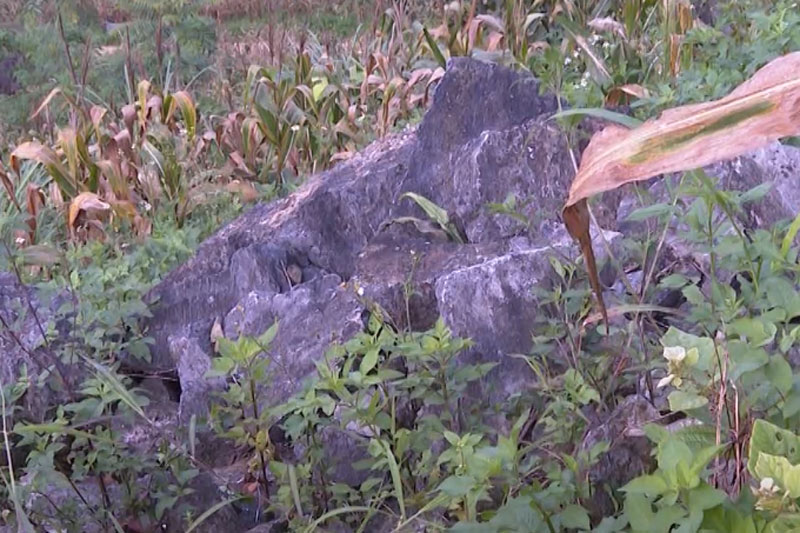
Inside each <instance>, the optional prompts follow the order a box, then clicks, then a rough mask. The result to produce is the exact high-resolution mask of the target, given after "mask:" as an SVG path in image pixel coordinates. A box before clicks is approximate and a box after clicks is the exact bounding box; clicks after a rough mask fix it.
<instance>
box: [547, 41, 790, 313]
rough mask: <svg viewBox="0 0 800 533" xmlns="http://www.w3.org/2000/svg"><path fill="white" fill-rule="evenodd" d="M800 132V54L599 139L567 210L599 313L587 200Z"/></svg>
mask: <svg viewBox="0 0 800 533" xmlns="http://www.w3.org/2000/svg"><path fill="white" fill-rule="evenodd" d="M798 132H800V52H795V53H791V54H788V55H785V56H782V57H779V58H777V59H775V60H773V61H771V62H770V63H768V64H767V65H766V66H765V67H763V68H762V69H760V70H759V71H758V72H756V73H755V75H753V77H752V78H750V79H749V80H748V81H746V82H744V83H743V84H742V85H740V86H739V87H738V88H736V90H734V91H733V92H732V93H731V94H729V95H728V96H726V97H725V98H722V99H720V100H716V101H714V102H708V103H703V104H693V105H687V106H682V107H677V108H674V109H670V110H667V111H665V112H664V113H662V114H661V116H660V117H658V118H657V119H651V120H649V121H647V122H645V123H644V124H642V125H641V126H639V127H638V128H635V129H632V130H629V129H626V128H623V127H621V126H617V125H612V126H608V127H606V128H605V129H604V130H602V131H601V132H599V133H597V134H595V135H594V136H593V137H592V140H591V142H590V143H589V146H587V148H586V150H585V151H584V152H583V157H582V160H581V165H580V168H579V170H578V174H577V175H576V176H575V179H574V181H573V182H572V186H571V188H570V191H569V198H568V199H567V202H566V204H565V206H564V210H563V212H562V215H563V218H564V224H565V225H566V227H567V230H568V231H569V233H570V235H572V237H573V238H575V239H576V240H577V241H578V243H579V244H580V247H581V251H582V252H583V254H584V257H585V259H586V267H587V269H588V271H589V278H590V281H591V283H592V288H593V290H594V292H595V294H596V296H597V299H598V304H599V305H600V310H601V312H602V313H603V316H604V318H606V321H607V312H606V309H605V304H604V302H603V298H602V293H601V291H600V282H599V279H598V276H597V268H596V265H595V259H594V251H593V250H592V241H591V237H590V235H589V211H588V206H587V203H586V200H587V198H589V197H590V196H593V195H595V194H599V193H601V192H604V191H610V190H613V189H616V188H618V187H620V186H622V185H625V184H626V183H631V182H635V181H641V180H645V179H648V178H652V177H654V176H658V175H662V174H668V173H671V172H680V171H684V170H691V169H695V168H700V167H704V166H706V165H710V164H712V163H716V162H718V161H722V160H725V159H731V158H733V157H736V156H738V155H741V154H742V153H745V152H748V151H751V150H755V149H757V148H760V147H762V146H765V145H767V144H768V143H770V142H773V141H776V140H777V139H780V138H781V137H787V136H790V135H796V134H797V133H798Z"/></svg>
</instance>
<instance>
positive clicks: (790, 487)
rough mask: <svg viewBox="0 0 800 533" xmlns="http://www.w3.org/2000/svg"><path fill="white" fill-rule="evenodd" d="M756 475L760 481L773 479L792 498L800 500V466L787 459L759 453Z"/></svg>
mask: <svg viewBox="0 0 800 533" xmlns="http://www.w3.org/2000/svg"><path fill="white" fill-rule="evenodd" d="M754 473H755V475H756V477H757V478H758V479H764V478H772V480H773V481H775V483H777V484H778V486H779V487H780V488H781V489H783V490H786V491H789V494H790V495H791V497H792V498H800V465H793V464H792V463H790V462H789V460H788V459H787V458H786V457H781V456H778V455H769V454H766V453H764V452H759V454H758V459H756V465H755V472H754Z"/></svg>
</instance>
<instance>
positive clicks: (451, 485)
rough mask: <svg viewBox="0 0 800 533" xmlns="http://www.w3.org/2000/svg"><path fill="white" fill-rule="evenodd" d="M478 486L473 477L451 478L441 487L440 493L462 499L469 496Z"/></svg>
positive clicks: (439, 488) (443, 482)
mask: <svg viewBox="0 0 800 533" xmlns="http://www.w3.org/2000/svg"><path fill="white" fill-rule="evenodd" d="M476 484H477V481H476V480H475V478H473V477H472V476H450V477H448V478H447V479H445V480H444V481H442V483H441V484H440V485H439V487H438V489H437V490H439V491H441V492H443V493H444V494H447V495H448V496H450V497H451V498H462V497H464V496H466V495H467V494H469V493H470V492H471V491H472V490H473V489H474V488H475V485H476Z"/></svg>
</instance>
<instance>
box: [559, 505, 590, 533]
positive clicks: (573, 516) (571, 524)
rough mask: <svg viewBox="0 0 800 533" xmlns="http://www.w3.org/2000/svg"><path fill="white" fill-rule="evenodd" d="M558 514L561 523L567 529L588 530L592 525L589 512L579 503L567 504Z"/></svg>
mask: <svg viewBox="0 0 800 533" xmlns="http://www.w3.org/2000/svg"><path fill="white" fill-rule="evenodd" d="M558 516H559V517H560V518H561V525H562V526H564V527H566V528H569V529H582V530H589V529H590V528H591V527H592V526H591V523H590V521H589V513H587V512H586V509H584V508H583V507H581V506H580V505H575V504H570V505H567V506H566V507H564V510H563V511H561V512H560V513H559V515H558Z"/></svg>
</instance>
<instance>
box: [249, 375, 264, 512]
mask: <svg viewBox="0 0 800 533" xmlns="http://www.w3.org/2000/svg"><path fill="white" fill-rule="evenodd" d="M248 381H249V383H250V401H251V402H252V404H253V418H255V420H256V440H257V439H258V433H259V431H261V422H260V420H259V419H258V404H256V383H255V381H253V379H252V378H250V379H249V380H248ZM265 431H266V430H265ZM258 457H259V459H260V461H261V477H262V479H263V480H264V493H265V494H266V496H267V499H269V481H268V480H267V461H266V459H265V458H264V450H258Z"/></svg>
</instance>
